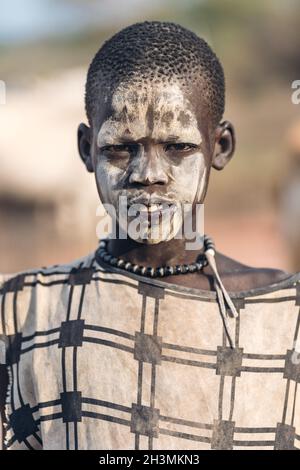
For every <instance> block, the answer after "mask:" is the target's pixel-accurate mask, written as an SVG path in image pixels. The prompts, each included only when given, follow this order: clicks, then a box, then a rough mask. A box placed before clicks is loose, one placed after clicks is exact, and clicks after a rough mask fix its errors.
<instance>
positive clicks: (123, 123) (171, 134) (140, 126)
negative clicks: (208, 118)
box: [97, 83, 201, 146]
mask: <svg viewBox="0 0 300 470" xmlns="http://www.w3.org/2000/svg"><path fill="white" fill-rule="evenodd" d="M111 107H112V112H111V114H110V116H108V117H107V118H106V120H104V121H103V122H102V123H101V124H100V126H99V129H98V135H97V143H98V145H99V146H101V145H105V144H115V143H118V142H124V141H126V140H127V141H136V140H141V139H143V138H146V137H150V138H152V139H153V140H155V141H166V140H168V139H169V140H178V141H184V142H190V143H194V144H200V143H201V134H200V131H199V129H198V123H197V119H196V116H195V114H194V111H193V109H192V106H191V103H190V102H189V101H188V99H187V98H186V96H185V95H184V93H183V91H182V89H181V88H180V86H179V85H177V84H172V85H171V84H168V85H165V84H159V83H158V84H153V83H152V84H149V85H143V87H142V88H141V89H137V87H136V86H133V85H132V86H130V85H126V86H124V85H120V86H119V87H118V88H117V89H116V91H115V92H114V94H113V96H112V103H111Z"/></svg>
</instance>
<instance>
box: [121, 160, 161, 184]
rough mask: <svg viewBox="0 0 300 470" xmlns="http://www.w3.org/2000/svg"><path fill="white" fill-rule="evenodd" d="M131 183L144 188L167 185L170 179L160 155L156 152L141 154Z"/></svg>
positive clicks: (130, 178) (131, 175) (130, 180)
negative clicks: (153, 185)
mask: <svg viewBox="0 0 300 470" xmlns="http://www.w3.org/2000/svg"><path fill="white" fill-rule="evenodd" d="M129 182H130V183H131V184H134V183H136V184H142V185H144V186H150V185H152V184H166V183H167V182H168V177H167V174H166V172H165V169H164V168H163V162H162V160H161V158H160V157H159V155H157V154H156V152H143V153H142V154H140V155H139V156H138V157H137V161H136V162H135V166H134V168H133V170H132V172H131V174H130V176H129Z"/></svg>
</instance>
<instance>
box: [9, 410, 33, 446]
mask: <svg viewBox="0 0 300 470" xmlns="http://www.w3.org/2000/svg"><path fill="white" fill-rule="evenodd" d="M10 424H11V426H12V428H13V431H14V433H15V436H16V438H17V440H18V441H19V442H22V441H24V439H26V437H28V436H31V435H32V434H33V433H35V432H37V431H38V427H37V425H36V423H35V421H34V419H33V416H32V412H31V409H30V406H29V405H28V404H27V405H24V406H22V407H21V408H18V409H17V410H15V411H13V412H12V414H11V416H10Z"/></svg>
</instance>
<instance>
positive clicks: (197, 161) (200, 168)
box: [172, 153, 206, 203]
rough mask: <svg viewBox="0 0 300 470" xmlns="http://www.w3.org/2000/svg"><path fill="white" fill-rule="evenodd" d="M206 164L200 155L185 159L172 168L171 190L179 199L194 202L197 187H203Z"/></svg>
mask: <svg viewBox="0 0 300 470" xmlns="http://www.w3.org/2000/svg"><path fill="white" fill-rule="evenodd" d="M205 169H206V164H205V159H204V156H203V155H202V153H197V154H194V155H191V156H190V157H185V158H183V160H182V163H181V164H180V165H178V166H176V167H174V168H173V171H172V173H173V177H174V181H173V184H172V186H173V188H174V190H175V191H176V193H177V195H178V196H179V195H180V199H181V200H183V201H186V202H190V203H192V202H194V199H195V196H196V194H197V192H198V187H199V185H202V186H204V183H203V181H204V179H205V174H206V171H205Z"/></svg>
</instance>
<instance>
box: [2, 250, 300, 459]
mask: <svg viewBox="0 0 300 470" xmlns="http://www.w3.org/2000/svg"><path fill="white" fill-rule="evenodd" d="M0 293H1V295H0V303H1V322H0V323H1V328H0V333H1V334H2V337H1V338H2V342H0V345H1V344H2V346H4V345H5V351H3V350H4V348H3V347H2V348H0V350H2V352H5V354H2V356H5V358H6V361H5V362H6V367H7V369H8V372H9V376H10V386H9V390H8V397H7V407H6V414H7V419H8V424H7V429H6V448H7V449H13V450H15V449H41V448H43V449H105V450H111V449H181V450H183V449H184V450H185V449H300V397H299V388H298V383H299V382H300V355H299V354H298V353H297V352H296V350H295V347H296V344H297V340H298V348H299V341H300V338H299V336H300V333H299V329H300V275H299V274H298V275H294V276H291V277H290V278H289V279H288V280H286V281H283V282H280V283H277V284H274V285H272V286H268V287H266V288H260V289H254V290H251V291H248V292H243V293H235V294H232V298H233V301H234V304H235V306H236V308H237V310H238V312H239V316H238V318H237V319H235V318H230V319H229V320H228V321H229V324H230V329H231V334H232V337H233V338H234V341H235V348H233V349H232V348H230V347H229V346H228V342H227V337H226V335H225V332H224V327H223V322H222V318H221V316H220V312H219V308H218V304H217V301H216V296H215V293H213V292H208V291H200V290H198V289H189V288H185V287H179V286H177V285H173V284H166V283H163V282H161V281H156V280H150V279H145V278H141V277H139V276H136V275H134V274H129V273H128V274H127V273H124V272H122V271H120V270H118V269H113V268H107V267H104V266H101V264H100V263H99V262H97V260H96V259H95V257H94V254H91V255H88V256H86V257H85V258H82V259H81V260H78V261H75V262H74V263H72V264H71V265H60V266H53V267H50V268H43V269H40V270H33V271H30V272H26V273H21V274H19V275H17V276H14V277H11V278H9V279H7V280H6V282H2V287H1V291H0ZM2 359H4V358H2ZM3 362H4V360H3ZM2 367H4V366H2Z"/></svg>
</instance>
